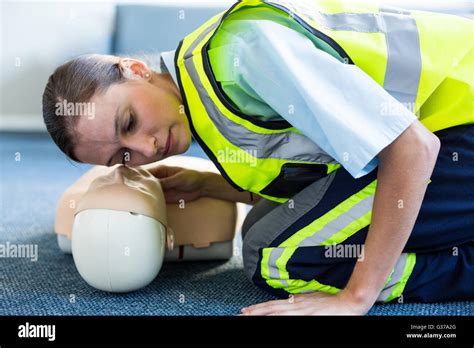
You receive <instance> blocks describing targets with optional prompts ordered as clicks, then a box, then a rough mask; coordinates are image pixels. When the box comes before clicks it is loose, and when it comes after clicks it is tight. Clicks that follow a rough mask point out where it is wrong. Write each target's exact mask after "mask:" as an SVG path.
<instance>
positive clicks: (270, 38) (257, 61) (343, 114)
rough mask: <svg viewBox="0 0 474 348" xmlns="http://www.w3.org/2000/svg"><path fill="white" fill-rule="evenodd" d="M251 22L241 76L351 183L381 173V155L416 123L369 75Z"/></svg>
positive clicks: (280, 30) (296, 37)
mask: <svg viewBox="0 0 474 348" xmlns="http://www.w3.org/2000/svg"><path fill="white" fill-rule="evenodd" d="M245 22H247V23H246V26H245V28H246V30H244V31H242V32H240V33H239V36H241V37H242V40H240V43H239V50H238V55H239V61H240V64H239V67H238V69H237V75H238V76H237V77H236V78H237V79H239V80H240V81H241V82H242V83H247V84H248V85H249V86H251V88H253V89H254V91H255V92H256V93H257V94H258V95H259V97H260V98H262V100H264V101H265V102H266V103H268V105H269V106H270V107H271V108H273V109H274V110H275V111H276V112H278V113H279V114H280V115H281V116H282V117H283V118H285V119H286V120H287V121H288V122H289V123H290V124H292V125H293V126H294V127H295V128H297V129H298V130H299V131H301V132H302V133H303V134H304V135H306V136H307V137H309V138H310V139H311V140H313V141H314V142H315V143H316V144H317V145H319V146H320V147H321V148H322V149H323V150H324V151H325V152H326V153H327V154H329V155H330V156H331V157H333V158H334V159H335V160H336V161H337V162H339V163H340V164H341V165H342V166H343V167H344V168H345V169H346V170H347V171H348V172H349V173H351V175H352V176H353V177H355V178H358V177H361V176H363V175H365V174H367V173H369V172H370V171H372V170H373V169H374V168H375V167H377V165H378V158H377V154H378V153H379V152H380V151H381V150H382V149H383V148H385V147H386V146H387V145H389V144H390V143H391V142H393V141H394V140H395V139H396V138H397V137H398V136H399V135H400V134H401V133H402V132H403V131H404V130H405V129H406V128H408V126H409V125H410V124H411V123H412V122H413V121H415V120H416V116H415V115H414V114H413V113H412V112H411V111H409V110H408V109H406V108H405V107H404V106H402V104H400V103H399V102H398V101H397V100H396V99H395V98H393V97H392V96H391V95H390V94H389V93H388V92H386V91H385V90H384V89H383V88H382V87H381V86H380V85H378V84H377V83H376V82H375V81H374V80H373V79H372V78H371V77H370V76H369V75H367V74H366V73H365V72H364V71H362V70H361V69H360V68H358V67H357V66H355V65H350V64H344V63H342V62H340V61H338V60H337V59H336V58H334V57H332V56H331V55H329V54H328V53H326V52H324V51H322V50H320V49H318V48H317V47H316V46H314V44H313V43H312V41H311V40H310V39H309V38H307V37H306V36H305V35H303V34H302V33H299V32H297V31H295V30H293V29H290V28H288V27H286V26H283V25H281V24H278V23H275V22H273V21H268V20H258V21H256V20H247V21H245ZM388 107H390V108H391V109H395V110H397V111H396V113H388V112H387V109H388Z"/></svg>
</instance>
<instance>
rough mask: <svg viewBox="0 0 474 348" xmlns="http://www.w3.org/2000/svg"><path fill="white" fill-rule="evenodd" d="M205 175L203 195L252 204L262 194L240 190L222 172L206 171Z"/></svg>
mask: <svg viewBox="0 0 474 348" xmlns="http://www.w3.org/2000/svg"><path fill="white" fill-rule="evenodd" d="M205 175H206V176H205V178H204V184H203V190H202V195H203V196H206V197H213V198H217V199H223V200H227V201H231V202H241V203H245V204H251V205H253V204H255V203H256V202H258V201H259V199H260V196H258V195H256V194H252V195H251V194H250V193H249V192H248V191H243V192H240V191H238V190H236V189H235V188H233V187H232V186H231V185H230V184H229V183H228V182H227V180H225V179H224V177H223V176H222V175H220V174H216V173H210V172H209V173H205ZM252 198H253V199H252Z"/></svg>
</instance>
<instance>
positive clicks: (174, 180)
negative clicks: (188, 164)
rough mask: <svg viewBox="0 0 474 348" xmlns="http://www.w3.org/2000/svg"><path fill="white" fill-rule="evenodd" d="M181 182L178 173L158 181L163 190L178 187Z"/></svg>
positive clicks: (180, 176)
mask: <svg viewBox="0 0 474 348" xmlns="http://www.w3.org/2000/svg"><path fill="white" fill-rule="evenodd" d="M181 182H182V175H180V173H178V174H175V175H171V176H168V177H165V178H162V179H160V184H161V187H162V188H163V190H169V189H172V188H174V187H178V186H179V185H180V183H181Z"/></svg>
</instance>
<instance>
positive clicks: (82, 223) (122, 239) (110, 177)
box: [72, 166, 173, 292]
mask: <svg viewBox="0 0 474 348" xmlns="http://www.w3.org/2000/svg"><path fill="white" fill-rule="evenodd" d="M166 247H168V249H169V250H171V249H172V248H173V233H172V231H171V229H170V228H168V227H167V220H166V202H165V198H164V195H163V192H162V189H161V185H160V183H159V181H158V180H156V178H154V177H153V176H152V174H150V173H149V172H148V171H147V170H144V169H136V168H129V167H126V166H118V167H117V168H115V169H114V170H112V172H110V173H109V174H107V175H103V176H99V177H97V178H96V179H95V180H94V181H93V182H92V183H91V184H90V186H89V189H88V190H87V192H86V193H85V194H84V195H83V196H82V198H81V199H80V200H79V202H78V203H77V207H76V212H75V218H74V225H73V234H72V253H73V257H74V262H75V264H76V267H77V269H78V271H79V273H80V274H81V276H82V277H83V278H84V280H85V281H86V282H87V283H88V284H90V285H91V286H93V287H95V288H97V289H100V290H104V291H111V292H128V291H133V290H137V289H139V288H142V287H144V286H146V285H147V284H149V283H150V282H151V281H152V280H153V279H154V278H155V277H156V276H157V274H158V272H159V271H160V269H161V265H162V263H163V258H164V255H165V248H166Z"/></svg>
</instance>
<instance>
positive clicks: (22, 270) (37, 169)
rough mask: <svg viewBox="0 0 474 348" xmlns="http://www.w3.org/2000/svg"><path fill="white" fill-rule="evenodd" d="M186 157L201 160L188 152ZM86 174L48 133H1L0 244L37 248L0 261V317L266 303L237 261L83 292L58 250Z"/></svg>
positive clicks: (441, 307)
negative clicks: (119, 288) (71, 198)
mask: <svg viewBox="0 0 474 348" xmlns="http://www.w3.org/2000/svg"><path fill="white" fill-rule="evenodd" d="M186 155H193V156H200V157H205V155H204V153H203V152H202V150H201V149H200V148H199V147H198V146H197V145H195V144H194V145H193V146H192V148H191V149H190V151H189V152H188V153H187V154H186ZM89 168H90V167H89V166H86V165H81V166H79V165H75V164H72V163H70V162H69V161H67V160H66V159H65V157H64V156H63V155H62V154H61V153H60V152H59V150H57V149H56V147H55V145H54V144H53V143H52V142H51V141H50V139H49V137H48V136H47V135H46V134H38V133H0V183H1V187H0V244H4V245H5V244H6V243H7V242H9V243H10V244H29V245H37V246H38V260H37V261H32V260H31V259H26V258H12V257H10V258H0V315H235V314H238V313H239V310H240V308H242V307H244V306H247V305H249V304H252V303H257V302H262V301H265V300H270V299H272V297H271V296H270V295H268V294H266V293H265V292H263V291H261V290H259V289H258V288H256V287H255V286H253V285H252V284H251V283H250V282H249V281H248V280H247V278H246V277H245V275H244V273H243V271H242V259H241V257H239V256H234V257H233V258H232V259H231V260H230V261H228V262H194V263H179V264H175V263H171V264H165V265H164V266H163V268H162V271H161V272H160V274H159V276H158V277H157V278H156V279H155V281H153V283H152V284H151V285H149V286H147V287H146V288H144V289H142V290H139V291H137V292H134V293H129V294H123V295H117V294H109V293H104V292H100V291H98V290H94V289H93V288H91V287H89V286H88V285H87V284H86V283H85V282H84V281H83V280H82V279H81V278H80V276H79V274H78V272H77V271H76V269H75V266H74V262H73V259H72V256H71V255H65V254H63V253H62V252H61V251H60V250H59V248H58V247H57V243H56V236H55V234H54V233H53V223H54V214H55V207H56V202H57V200H58V199H59V197H60V195H61V194H62V192H63V191H64V190H65V189H66V188H67V187H68V186H69V185H70V184H71V183H72V182H74V181H75V180H76V179H77V178H78V177H79V176H80V175H81V174H82V173H84V172H85V171H87V170H88V169H89ZM473 314H474V302H455V303H442V304H390V305H376V306H375V307H374V308H373V309H372V310H371V311H370V312H369V315H473Z"/></svg>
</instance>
